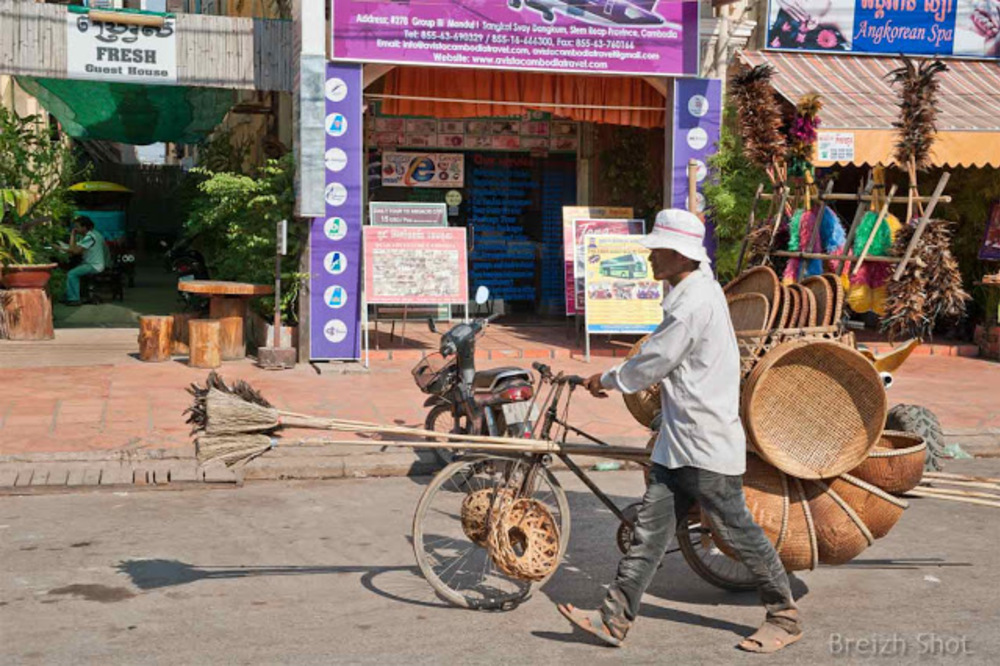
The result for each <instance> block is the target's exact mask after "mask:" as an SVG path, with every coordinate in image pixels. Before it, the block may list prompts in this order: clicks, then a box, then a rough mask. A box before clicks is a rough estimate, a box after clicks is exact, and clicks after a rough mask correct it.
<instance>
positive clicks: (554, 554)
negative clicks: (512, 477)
mask: <svg viewBox="0 0 1000 666" xmlns="http://www.w3.org/2000/svg"><path fill="white" fill-rule="evenodd" d="M489 551H490V557H491V558H492V560H493V563H494V564H495V565H496V566H497V568H498V569H500V571H502V572H504V573H505V574H507V575H508V576H512V577H514V578H519V579H521V580H530V581H540V580H545V578H546V577H548V576H549V574H551V573H552V572H553V571H555V570H556V568H557V567H558V566H559V528H558V527H557V526H556V521H555V519H554V518H553V517H552V513H551V512H550V511H549V510H548V509H547V508H546V507H545V505H544V504H542V503H541V502H539V501H538V500H535V499H528V498H524V497H522V498H520V499H516V500H514V501H513V502H512V503H510V504H509V505H507V506H505V507H503V508H502V509H501V511H500V512H499V515H498V516H497V518H496V520H495V521H493V523H492V525H491V527H490V530H489Z"/></svg>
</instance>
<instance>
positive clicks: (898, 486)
mask: <svg viewBox="0 0 1000 666" xmlns="http://www.w3.org/2000/svg"><path fill="white" fill-rule="evenodd" d="M926 457H927V443H926V442H924V440H923V438H922V437H921V436H920V435H914V434H913V433H908V432H897V431H895V430H886V431H885V432H884V433H882V439H881V440H879V443H878V444H877V445H876V446H875V448H874V449H872V452H871V453H870V454H868V458H866V459H865V461H864V462H863V463H861V464H860V465H858V466H857V467H855V468H854V469H852V470H851V475H852V476H855V477H857V478H859V479H861V480H862V481H867V482H868V483H870V484H872V485H874V486H878V487H879V488H881V489H882V490H884V491H886V492H887V493H892V494H894V495H902V494H903V493H906V492H909V491H911V490H913V489H914V488H916V487H917V486H918V485H919V484H920V481H921V479H923V478H924V460H925V458H926Z"/></svg>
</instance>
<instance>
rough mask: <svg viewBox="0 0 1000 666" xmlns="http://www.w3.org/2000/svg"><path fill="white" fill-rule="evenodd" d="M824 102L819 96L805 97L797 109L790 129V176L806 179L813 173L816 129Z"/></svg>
mask: <svg viewBox="0 0 1000 666" xmlns="http://www.w3.org/2000/svg"><path fill="white" fill-rule="evenodd" d="M822 108H823V101H822V100H821V99H820V96H819V95H817V94H810V95H804V96H803V97H802V99H800V100H799V103H798V105H797V106H796V109H795V119H794V120H792V126H791V127H790V128H789V129H788V138H789V142H788V175H790V176H797V177H799V178H805V177H806V176H811V175H812V173H813V163H812V160H813V154H814V153H815V150H816V129H817V128H818V127H819V125H820V119H819V112H820V109H822Z"/></svg>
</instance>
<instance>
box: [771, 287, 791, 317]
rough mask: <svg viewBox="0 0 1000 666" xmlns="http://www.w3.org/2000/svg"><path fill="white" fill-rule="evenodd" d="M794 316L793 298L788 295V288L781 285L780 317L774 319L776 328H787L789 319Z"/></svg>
mask: <svg viewBox="0 0 1000 666" xmlns="http://www.w3.org/2000/svg"><path fill="white" fill-rule="evenodd" d="M791 315H792V301H791V296H789V295H788V287H786V286H785V285H781V297H780V299H779V304H778V316H777V317H775V318H774V328H787V327H788V318H789V317H791Z"/></svg>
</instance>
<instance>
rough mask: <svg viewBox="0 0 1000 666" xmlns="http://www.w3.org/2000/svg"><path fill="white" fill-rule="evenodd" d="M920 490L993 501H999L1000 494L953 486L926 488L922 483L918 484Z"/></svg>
mask: <svg viewBox="0 0 1000 666" xmlns="http://www.w3.org/2000/svg"><path fill="white" fill-rule="evenodd" d="M920 488H921V490H926V491H928V492H932V493H938V494H941V495H954V496H955V497H980V498H982V499H988V500H993V501H994V502H1000V495H998V494H996V493H984V492H982V491H979V490H956V489H954V488H927V487H925V486H924V485H923V484H920Z"/></svg>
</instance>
